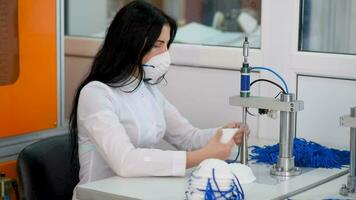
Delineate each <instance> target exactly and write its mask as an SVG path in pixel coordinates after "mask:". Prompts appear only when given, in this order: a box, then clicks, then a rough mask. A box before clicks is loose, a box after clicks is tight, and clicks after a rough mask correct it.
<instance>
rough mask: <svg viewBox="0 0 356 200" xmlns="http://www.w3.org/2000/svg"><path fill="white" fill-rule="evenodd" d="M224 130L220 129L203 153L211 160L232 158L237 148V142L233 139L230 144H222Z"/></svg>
mask: <svg viewBox="0 0 356 200" xmlns="http://www.w3.org/2000/svg"><path fill="white" fill-rule="evenodd" d="M222 134H223V133H222V129H218V130H217V132H216V134H215V135H214V137H212V138H210V139H209V141H208V143H207V144H206V145H205V146H204V147H203V149H202V150H203V151H205V153H206V154H207V156H208V157H209V158H217V159H221V160H227V159H228V158H229V156H230V153H231V150H232V148H233V147H234V146H235V142H234V140H233V139H231V140H230V141H229V142H228V143H225V144H223V143H221V142H220V140H221V137H222Z"/></svg>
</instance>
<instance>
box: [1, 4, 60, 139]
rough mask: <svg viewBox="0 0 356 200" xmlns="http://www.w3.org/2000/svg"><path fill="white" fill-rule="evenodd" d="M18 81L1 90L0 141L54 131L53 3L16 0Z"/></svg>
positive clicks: (55, 64)
mask: <svg viewBox="0 0 356 200" xmlns="http://www.w3.org/2000/svg"><path fill="white" fill-rule="evenodd" d="M18 22H19V24H18V30H19V31H18V34H19V58H20V67H19V71H20V72H19V77H18V80H17V81H16V82H15V83H14V84H12V85H6V86H0V138H1V137H7V136H13V135H20V134H24V133H29V132H32V131H39V130H43V129H49V128H54V127H56V122H57V63H56V1H55V0H50V1H43V0H19V1H18Z"/></svg>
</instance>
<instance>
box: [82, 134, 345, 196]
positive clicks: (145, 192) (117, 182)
mask: <svg viewBox="0 0 356 200" xmlns="http://www.w3.org/2000/svg"><path fill="white" fill-rule="evenodd" d="M249 141H250V144H257V145H261V143H262V144H271V143H273V142H272V141H266V140H260V139H250V140H249ZM250 167H251V168H252V170H253V172H254V174H255V176H256V178H257V180H256V181H255V182H253V183H251V184H246V185H242V188H243V189H244V192H245V197H246V199H285V198H287V197H290V196H293V195H296V194H299V193H301V192H303V191H306V190H308V189H310V188H313V187H315V186H318V185H321V184H323V183H325V182H327V181H330V180H333V179H336V178H338V177H340V176H342V175H344V174H346V173H347V169H346V168H344V169H303V168H302V171H303V173H302V175H300V176H296V177H293V178H289V179H287V180H286V179H285V178H284V179H283V178H278V177H274V176H271V175H270V174H269V169H270V167H271V166H270V165H265V164H252V163H251V164H250ZM189 174H190V171H187V176H186V177H142V178H122V177H117V176H116V177H111V178H107V179H103V180H99V181H95V182H91V183H87V184H83V185H80V186H78V187H77V199H78V200H94V199H101V200H119V199H147V200H160V199H162V200H168V199H169V200H182V199H185V190H186V183H187V179H188V176H189ZM340 186H341V184H340Z"/></svg>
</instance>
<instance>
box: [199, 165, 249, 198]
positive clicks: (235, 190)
mask: <svg viewBox="0 0 356 200" xmlns="http://www.w3.org/2000/svg"><path fill="white" fill-rule="evenodd" d="M212 174H213V177H212V180H213V182H214V184H215V186H216V188H217V190H214V189H213V187H212V183H211V179H208V184H207V185H206V188H205V190H200V191H203V192H205V196H204V199H205V200H217V199H225V200H243V199H245V194H244V191H243V189H242V187H241V184H240V181H239V179H238V178H237V177H236V176H235V179H234V180H233V185H232V186H231V188H230V189H229V190H227V191H222V190H221V189H220V188H219V185H218V183H217V181H216V178H215V169H214V168H213V169H212ZM215 193H219V196H215ZM229 194H230V195H229Z"/></svg>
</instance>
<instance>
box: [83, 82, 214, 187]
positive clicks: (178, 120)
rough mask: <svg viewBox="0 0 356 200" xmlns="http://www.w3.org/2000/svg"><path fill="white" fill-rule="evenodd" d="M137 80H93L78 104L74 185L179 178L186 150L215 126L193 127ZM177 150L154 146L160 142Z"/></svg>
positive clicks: (200, 143) (152, 88)
mask: <svg viewBox="0 0 356 200" xmlns="http://www.w3.org/2000/svg"><path fill="white" fill-rule="evenodd" d="M136 84H137V82H134V83H132V84H130V85H128V86H125V87H122V88H115V87H109V86H108V85H106V84H104V83H101V82H98V81H93V82H90V83H88V84H87V85H86V86H85V87H84V88H83V89H82V90H81V93H80V98H79V104H78V114H77V116H78V144H79V161H80V173H79V178H80V182H79V184H84V183H87V182H91V181H95V180H99V179H103V178H107V177H111V176H115V175H118V176H123V177H137V176H184V175H185V168H186V151H187V150H194V149H199V148H201V147H202V146H203V145H205V144H206V143H207V141H208V139H209V138H211V137H212V136H213V135H214V133H215V132H216V129H204V130H200V129H197V128H195V127H193V126H192V125H191V124H190V123H189V122H188V121H187V120H186V119H185V118H184V117H183V116H182V115H181V114H180V113H179V112H178V111H177V109H176V108H175V107H174V106H173V105H172V104H170V103H169V102H168V101H167V100H166V99H165V97H164V96H163V95H162V94H161V93H160V92H159V90H158V89H157V88H156V87H155V86H152V85H149V84H145V83H142V84H141V85H140V86H139V87H138V88H137V90H135V91H134V92H131V93H128V92H125V91H130V90H132V89H134V87H135V85H136ZM162 138H163V139H165V140H166V141H167V142H169V143H170V144H172V145H173V146H175V147H176V148H177V149H178V150H177V151H164V150H160V149H155V148H154V147H155V145H156V144H157V143H158V142H159V141H160V140H161V139H162Z"/></svg>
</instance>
